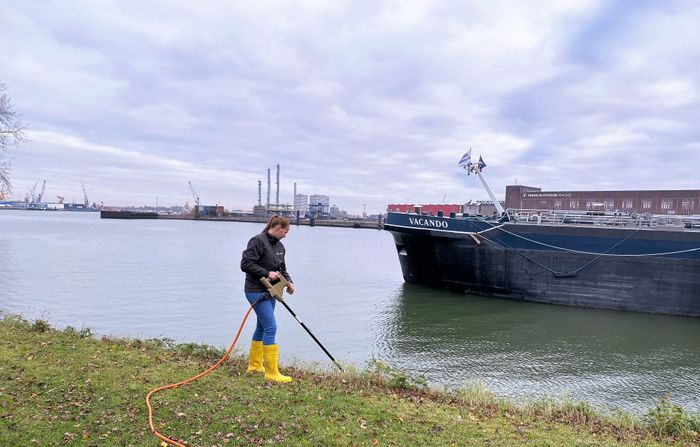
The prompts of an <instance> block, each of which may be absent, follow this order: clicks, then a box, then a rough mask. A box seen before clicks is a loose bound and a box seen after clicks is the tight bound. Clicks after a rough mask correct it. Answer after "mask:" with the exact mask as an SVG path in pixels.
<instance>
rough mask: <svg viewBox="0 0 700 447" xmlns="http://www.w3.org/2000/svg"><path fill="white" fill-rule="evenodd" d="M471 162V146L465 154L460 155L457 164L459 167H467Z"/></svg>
mask: <svg viewBox="0 0 700 447" xmlns="http://www.w3.org/2000/svg"><path fill="white" fill-rule="evenodd" d="M471 163H472V148H469V150H468V151H467V153H466V154H464V155H462V159H461V160H459V163H457V166H459V167H460V168H465V167H468V166H469V165H470V164H471Z"/></svg>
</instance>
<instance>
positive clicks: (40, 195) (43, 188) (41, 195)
mask: <svg viewBox="0 0 700 447" xmlns="http://www.w3.org/2000/svg"><path fill="white" fill-rule="evenodd" d="M45 190H46V180H44V184H43V185H41V192H40V193H39V196H37V198H36V202H37V203H41V201H42V199H43V198H44V191H45Z"/></svg>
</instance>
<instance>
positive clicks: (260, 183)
mask: <svg viewBox="0 0 700 447" xmlns="http://www.w3.org/2000/svg"><path fill="white" fill-rule="evenodd" d="M258 206H262V180H258Z"/></svg>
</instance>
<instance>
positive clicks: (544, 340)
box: [0, 210, 700, 413]
mask: <svg viewBox="0 0 700 447" xmlns="http://www.w3.org/2000/svg"><path fill="white" fill-rule="evenodd" d="M261 229H262V225H260V224H248V223H232V222H190V221H158V220H152V221H149V220H144V221H137V220H135V221H122V220H100V218H99V216H98V215H97V214H96V213H65V212H27V211H7V210H4V211H0V311H3V312H6V313H19V314H22V315H23V316H25V317H26V318H31V319H33V318H45V319H48V320H49V322H50V323H51V324H52V325H54V326H57V327H65V326H67V325H71V326H74V327H77V328H81V327H89V328H91V329H93V330H94V331H95V332H96V333H98V334H101V335H113V336H129V337H142V338H151V337H168V338H173V339H175V340H177V341H179V342H184V341H193V342H199V343H208V344H213V345H217V346H221V347H226V346H228V345H229V344H230V341H231V339H232V338H233V335H234V333H235V330H236V329H237V327H238V324H239V322H240V319H241V318H242V315H243V313H244V312H245V311H246V310H247V302H246V301H245V298H244V296H243V292H242V291H243V279H244V277H243V274H242V273H241V271H240V269H239V263H240V257H241V252H242V250H243V249H244V248H245V244H246V243H247V241H248V239H249V238H250V237H251V236H252V235H253V234H255V233H257V232H259V231H260V230H261ZM284 243H285V246H286V247H287V263H288V268H289V271H290V273H291V275H292V277H293V279H294V282H295V285H296V288H297V293H295V294H294V295H293V296H292V297H289V298H288V302H289V304H290V306H291V307H292V308H293V309H294V310H295V311H296V312H297V314H298V315H299V316H300V317H301V318H302V319H303V320H304V322H305V323H306V324H307V325H308V326H309V327H310V328H311V329H312V330H313V331H314V333H315V334H316V335H317V336H318V337H319V339H320V340H321V341H322V342H323V343H324V344H325V345H326V347H327V348H328V349H329V350H330V352H331V353H332V354H333V355H334V356H335V357H336V358H338V359H340V360H341V361H343V362H352V363H355V364H357V365H358V366H360V367H364V366H365V364H366V362H367V360H369V359H372V358H377V359H380V360H381V361H382V362H384V363H386V364H388V365H391V366H394V367H398V368H400V369H402V370H405V371H407V372H409V373H410V374H412V375H423V376H425V378H426V379H427V380H428V382H429V383H430V384H431V385H435V386H442V385H445V386H449V387H457V386H461V385H465V384H468V383H469V382H470V381H473V380H475V379H480V380H483V381H484V382H485V383H486V384H487V386H488V387H489V388H490V389H492V390H493V391H494V392H496V393H497V394H499V395H502V396H510V397H515V398H523V397H528V396H542V395H545V394H546V395H551V396H555V397H556V396H561V395H563V394H565V393H570V394H571V395H572V396H573V397H574V398H580V399H585V400H587V401H590V402H592V403H594V404H598V405H614V406H617V407H620V408H623V409H626V410H631V411H635V412H638V413H643V412H644V411H646V410H647V409H648V408H650V407H651V406H653V404H654V402H655V400H656V399H657V398H659V397H661V396H670V398H671V401H672V402H674V403H678V404H680V405H683V406H684V407H686V408H687V409H690V410H692V411H700V319H696V318H684V317H668V316H659V315H646V314H637V313H629V312H627V313H625V312H613V311H601V310H592V309H578V308H568V307H561V306H550V305H542V304H532V303H519V302H510V301H503V300H496V299H488V298H481V297H475V296H469V295H461V294H455V293H450V292H446V291H441V290H434V289H430V288H426V287H422V286H415V285H410V284H405V283H404V282H403V279H402V277H401V270H400V268H399V265H398V259H397V256H396V253H395V249H394V246H393V242H392V238H391V236H390V235H389V234H388V233H387V232H384V231H376V230H356V229H335V228H320V227H316V228H309V227H292V230H291V231H290V233H289V235H288V237H287V238H286V239H285V240H284ZM276 314H277V320H278V326H279V328H278V342H279V344H280V349H281V352H282V356H283V357H284V358H285V359H286V360H291V359H295V358H296V359H300V360H303V361H307V362H318V363H319V364H320V365H323V366H328V364H329V362H328V361H327V358H326V357H325V355H324V354H323V353H322V352H321V350H320V349H319V348H318V347H317V346H316V345H315V344H314V343H313V341H312V340H311V339H310V338H309V337H308V335H306V333H305V332H304V331H303V329H302V328H301V327H300V326H299V325H298V323H297V322H296V321H294V320H293V319H292V318H291V316H290V315H289V314H287V313H286V311H285V310H284V309H283V308H281V307H278V309H277V311H276ZM253 327H254V320H253V319H251V320H249V322H248V323H247V325H246V328H245V329H244V334H245V339H247V338H248V337H249V336H250V334H252V332H253Z"/></svg>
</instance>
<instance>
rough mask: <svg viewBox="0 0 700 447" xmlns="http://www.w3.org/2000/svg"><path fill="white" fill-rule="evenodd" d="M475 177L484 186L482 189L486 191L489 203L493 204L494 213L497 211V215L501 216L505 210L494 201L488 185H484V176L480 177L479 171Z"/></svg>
mask: <svg viewBox="0 0 700 447" xmlns="http://www.w3.org/2000/svg"><path fill="white" fill-rule="evenodd" d="M476 175H478V176H479V180H481V184H482V185H484V189H485V190H486V193H487V194H488V195H489V197H490V198H491V201H492V202H493V206H495V207H496V211H498V215H499V216H502V215H503V213H505V210H504V209H503V207H502V206H501V202H499V201H498V200H496V196H494V195H493V192H492V191H491V188H489V185H488V184H487V183H486V180H484V176H483V175H481V169H479V170H478V171H476Z"/></svg>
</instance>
